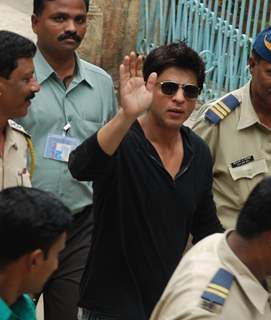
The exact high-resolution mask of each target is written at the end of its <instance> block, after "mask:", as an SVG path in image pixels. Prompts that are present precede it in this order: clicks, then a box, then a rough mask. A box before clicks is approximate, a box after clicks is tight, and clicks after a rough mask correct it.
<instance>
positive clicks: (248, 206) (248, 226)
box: [236, 177, 271, 239]
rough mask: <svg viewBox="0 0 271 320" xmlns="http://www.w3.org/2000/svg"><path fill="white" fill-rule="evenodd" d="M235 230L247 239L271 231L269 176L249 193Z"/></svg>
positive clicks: (270, 182)
mask: <svg viewBox="0 0 271 320" xmlns="http://www.w3.org/2000/svg"><path fill="white" fill-rule="evenodd" d="M236 231H237V232H238V233H239V234H240V235H241V236H242V237H243V238H247V239H249V238H253V237H255V236H257V235H259V234H260V233H262V232H265V231H271V177H268V178H265V179H264V180H262V181H261V182H260V183H259V184H257V185H256V187H255V188H254V189H253V190H252V192H251V193H250V195H249V197H248V199H247V201H246V203H245V205H244V207H243V209H242V210H241V212H240V215H239V217H238V220H237V225H236Z"/></svg>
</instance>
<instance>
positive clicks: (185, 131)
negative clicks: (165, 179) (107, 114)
mask: <svg viewBox="0 0 271 320" xmlns="http://www.w3.org/2000/svg"><path fill="white" fill-rule="evenodd" d="M131 128H132V130H135V131H137V133H138V134H139V136H140V137H141V138H143V139H140V141H139V144H140V145H141V147H142V148H143V150H145V151H146V152H147V153H148V154H149V155H150V156H151V157H152V158H153V156H154V157H155V159H156V161H158V162H159V163H160V165H161V166H162V167H163V168H164V165H163V164H162V162H161V159H160V156H159V155H158V153H157V151H156V149H155V148H154V146H153V145H152V143H151V142H150V141H149V140H148V139H147V138H146V136H145V134H144V131H143V129H142V127H141V125H140V123H139V121H138V120H136V121H135V122H134V123H133V125H132V127H131ZM180 134H181V136H182V139H183V148H184V158H183V161H182V165H181V168H180V171H179V173H178V174H177V175H176V177H175V179H177V178H178V177H179V176H181V174H182V173H183V170H184V169H185V170H186V169H187V168H188V167H189V166H190V163H191V161H192V160H193V158H194V148H193V143H192V138H191V134H193V132H192V130H191V129H190V128H188V127H186V126H183V125H182V126H181V127H180Z"/></svg>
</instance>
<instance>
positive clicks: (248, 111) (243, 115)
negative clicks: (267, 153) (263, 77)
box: [237, 81, 260, 130]
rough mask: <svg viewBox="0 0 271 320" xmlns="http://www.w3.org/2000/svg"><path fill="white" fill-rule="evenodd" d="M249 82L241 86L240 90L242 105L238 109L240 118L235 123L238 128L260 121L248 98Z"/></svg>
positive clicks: (244, 127)
mask: <svg viewBox="0 0 271 320" xmlns="http://www.w3.org/2000/svg"><path fill="white" fill-rule="evenodd" d="M250 84H251V81H249V82H248V83H247V84H246V85H245V86H244V87H243V88H241V90H240V95H241V101H242V107H241V111H240V118H239V122H238V125H237V129H238V130H242V129H246V128H248V127H251V126H253V125H254V124H256V123H260V120H259V117H258V116H257V113H256V111H255V110H254V107H253V105H252V102H251V99H250Z"/></svg>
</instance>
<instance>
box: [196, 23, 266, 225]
mask: <svg viewBox="0 0 271 320" xmlns="http://www.w3.org/2000/svg"><path fill="white" fill-rule="evenodd" d="M249 67H250V71H251V76H252V78H251V81H249V82H248V83H247V84H246V85H245V86H244V87H242V88H240V89H238V90H235V91H233V92H231V93H229V94H227V95H225V96H224V97H222V98H221V99H219V100H217V101H215V102H212V103H210V104H209V105H207V106H203V107H202V108H203V110H204V112H203V115H202V116H201V117H200V119H199V120H198V121H197V122H196V123H195V125H194V130H195V131H196V133H198V134H199V135H200V136H201V137H202V138H204V139H205V140H206V142H207V143H208V145H209V147H210V149H211V153H212V156H213V176H214V182H213V191H214V198H215V202H216V206H217V211H218V215H219V217H220V219H221V222H222V224H223V225H224V227H225V228H232V227H233V226H234V225H235V222H236V219H237V215H238V212H239V210H240V208H241V207H242V206H243V204H244V202H245V201H246V199H247V196H248V194H249V192H250V191H251V190H252V189H253V188H254V186H255V185H256V184H257V183H258V182H259V181H260V180H262V178H263V177H265V176H267V175H270V173H271V143H270V142H271V28H268V29H265V30H263V31H262V32H261V33H260V34H258V36H257V37H256V40H255V42H254V44H253V49H252V52H251V55H250V57H249ZM206 109H207V111H206Z"/></svg>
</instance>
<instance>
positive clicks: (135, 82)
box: [120, 52, 157, 118]
mask: <svg viewBox="0 0 271 320" xmlns="http://www.w3.org/2000/svg"><path fill="white" fill-rule="evenodd" d="M156 79H157V75H156V73H152V74H151V75H150V77H149V79H148V81H147V83H146V84H145V81H144V78H143V75H142V57H137V56H136V54H135V53H134V52H131V54H130V56H126V57H125V58H124V60H123V63H122V65H121V66H120V98H121V106H122V108H123V110H124V111H125V113H126V114H127V115H129V116H133V117H135V118H137V117H138V116H139V115H140V114H141V113H143V112H144V111H146V110H147V109H148V108H149V107H150V104H151V102H152V98H153V89H154V86H155V83H156Z"/></svg>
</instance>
